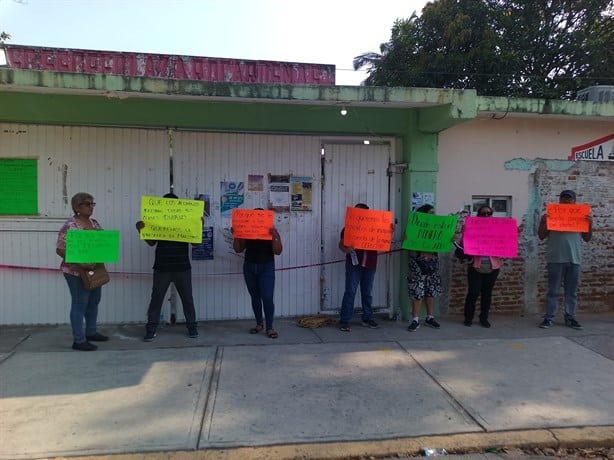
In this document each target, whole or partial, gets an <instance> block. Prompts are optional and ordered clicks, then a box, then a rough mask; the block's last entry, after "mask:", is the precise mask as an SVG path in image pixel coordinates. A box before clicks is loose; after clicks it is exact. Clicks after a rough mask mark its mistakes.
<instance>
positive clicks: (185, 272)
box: [136, 193, 198, 342]
mask: <svg viewBox="0 0 614 460" xmlns="http://www.w3.org/2000/svg"><path fill="white" fill-rule="evenodd" d="M164 198H174V199H177V198H178V197H177V195H175V194H174V193H167V194H166V195H164ZM144 227H145V223H144V222H143V221H138V222H137V223H136V229H137V230H138V232H139V233H140V232H141V229H142V228H144ZM145 242H146V243H147V244H148V245H149V246H156V257H155V261H154V266H153V270H154V273H153V287H152V289H151V300H150V302H149V308H148V309H147V325H146V326H145V337H144V338H143V340H144V341H145V342H153V340H154V337H155V336H156V330H157V329H158V325H159V323H160V310H161V309H162V303H163V302H164V296H165V295H166V291H167V290H168V287H169V286H170V284H171V283H173V284H174V285H175V287H176V288H177V293H178V294H179V297H180V298H181V303H182V305H183V314H184V316H185V322H186V327H187V328H188V336H189V337H190V338H193V339H194V338H197V337H198V328H197V322H196V310H195V309H194V298H193V296H192V266H191V265H190V256H189V245H190V244H189V243H184V242H181V241H163V240H160V241H155V240H145Z"/></svg>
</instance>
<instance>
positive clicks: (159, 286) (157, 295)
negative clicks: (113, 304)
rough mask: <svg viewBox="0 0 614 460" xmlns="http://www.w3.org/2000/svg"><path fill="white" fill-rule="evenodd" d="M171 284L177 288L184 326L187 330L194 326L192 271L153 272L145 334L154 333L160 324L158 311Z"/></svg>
mask: <svg viewBox="0 0 614 460" xmlns="http://www.w3.org/2000/svg"><path fill="white" fill-rule="evenodd" d="M171 283H173V284H174V285H175V287H176V288H177V293H178V294H179V297H180V298H181V305H182V306H183V315H184V316H185V325H186V327H187V328H188V329H189V328H191V327H195V326H196V310H195V308H194V298H193V296H192V270H185V271H182V272H163V271H160V270H154V273H153V287H152V288H151V300H150V302H149V308H148V309H147V325H146V326H145V329H146V330H147V332H156V329H157V328H158V325H159V323H160V310H162V303H163V302H164V296H165V295H166V291H167V290H168V287H169V286H170V284H171Z"/></svg>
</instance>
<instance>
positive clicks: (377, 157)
mask: <svg viewBox="0 0 614 460" xmlns="http://www.w3.org/2000/svg"><path fill="white" fill-rule="evenodd" d="M323 149H324V155H323V161H324V168H323V171H324V172H323V179H322V180H323V183H324V186H323V190H322V271H321V273H322V275H321V283H320V286H321V308H322V310H323V311H327V310H329V311H330V310H338V309H339V308H340V307H341V299H342V297H343V291H344V286H345V255H344V254H343V253H342V252H341V251H340V250H339V237H340V233H341V230H342V229H343V224H344V220H345V210H346V207H348V206H354V205H355V204H356V203H360V202H362V203H366V204H367V205H368V206H369V207H370V208H371V209H380V210H389V209H390V198H389V196H390V192H389V178H388V174H387V170H388V164H389V160H390V155H391V153H390V145H388V144H381V145H364V144H362V143H360V144H358V143H357V144H337V143H331V144H326V143H325V144H324V145H323ZM335 262H336V263H335ZM389 263H390V262H389V258H388V257H380V258H379V260H378V269H377V273H376V276H375V283H374V285H373V307H374V308H375V309H383V308H388V307H390V305H389V303H390V302H389V300H388V299H390V292H389V289H390V287H389V283H388V278H389V276H388V274H389V270H390V267H389V266H388V265H389ZM359 296H360V294H359V295H357V296H356V299H355V303H356V305H360V300H359Z"/></svg>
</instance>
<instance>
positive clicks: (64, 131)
mask: <svg viewBox="0 0 614 460" xmlns="http://www.w3.org/2000/svg"><path fill="white" fill-rule="evenodd" d="M167 151H168V142H167V133H166V132H164V131H147V130H135V129H111V128H83V127H61V126H38V125H37V126H34V125H12V124H2V125H0V157H5V158H12V157H31V158H32V157H33V158H38V160H39V161H38V179H39V180H38V184H39V186H38V195H39V212H40V217H39V218H23V217H21V218H19V217H3V218H0V264H2V265H12V266H15V267H20V268H6V269H3V270H1V271H0V290H1V292H2V293H3V297H4V300H3V304H2V307H1V308H0V323H2V324H27V323H31V324H55V323H66V322H68V310H69V307H70V296H69V294H68V288H67V287H66V283H65V281H64V279H63V277H62V275H61V274H60V273H59V272H58V271H55V272H54V271H50V269H57V268H58V266H59V262H60V260H59V258H58V257H57V255H55V240H56V237H57V232H58V230H59V229H60V227H61V226H62V224H63V222H64V221H65V220H66V219H67V218H68V217H70V215H71V214H72V210H71V206H70V198H71V197H72V196H73V195H74V194H75V193H77V192H80V191H86V192H89V193H91V194H92V195H93V196H94V197H95V200H96V202H97V206H96V209H95V211H94V217H95V218H96V219H98V220H99V221H100V223H101V225H102V226H103V227H104V228H105V229H116V230H120V232H121V249H120V250H121V253H120V262H119V263H118V264H109V265H108V268H109V270H110V271H111V272H114V273H113V274H112V283H111V284H110V285H108V286H107V287H105V288H104V292H103V300H102V303H101V308H100V312H99V318H100V321H101V322H136V321H138V322H140V321H143V319H144V317H145V310H146V308H147V304H148V300H149V293H150V289H151V287H150V283H151V281H150V280H151V266H152V263H153V254H152V253H151V251H149V250H148V247H147V246H146V245H145V243H143V242H141V241H139V239H138V234H137V232H136V230H135V228H134V223H135V222H136V220H138V218H139V214H140V197H141V195H143V194H158V193H161V192H164V191H166V190H168V183H169V180H168V154H167Z"/></svg>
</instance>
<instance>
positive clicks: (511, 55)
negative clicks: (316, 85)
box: [354, 0, 614, 98]
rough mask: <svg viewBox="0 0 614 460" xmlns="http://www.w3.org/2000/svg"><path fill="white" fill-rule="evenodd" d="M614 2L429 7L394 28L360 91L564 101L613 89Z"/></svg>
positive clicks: (533, 0)
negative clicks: (429, 90)
mask: <svg viewBox="0 0 614 460" xmlns="http://www.w3.org/2000/svg"><path fill="white" fill-rule="evenodd" d="M613 66H614V0H435V1H432V2H430V3H428V4H427V5H426V6H425V7H424V9H423V10H422V15H421V16H417V15H416V14H415V13H414V14H413V15H412V16H410V17H409V18H407V19H401V20H397V21H396V22H395V23H394V25H393V27H392V31H391V38H390V40H389V41H388V42H386V43H384V44H382V45H381V46H380V53H365V54H362V55H360V56H357V57H356V58H355V59H354V68H355V69H359V68H363V67H366V68H367V70H368V78H367V80H366V81H365V84H366V85H376V86H414V87H434V88H459V89H468V88H474V89H476V90H477V92H478V94H480V95H496V96H517V97H523V96H526V97H546V98H572V97H575V94H576V92H577V91H578V90H579V89H582V88H585V87H587V86H591V85H596V84H614V72H613Z"/></svg>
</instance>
